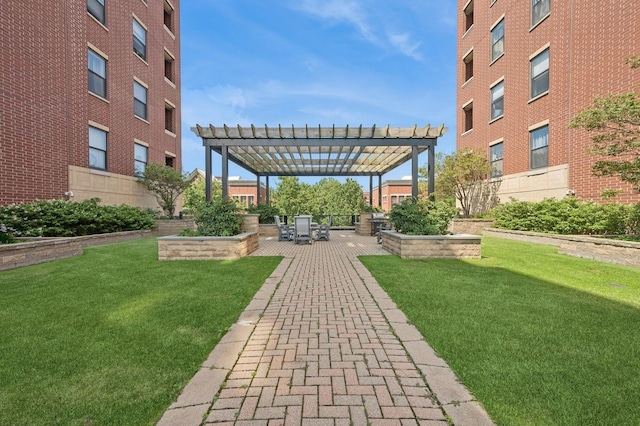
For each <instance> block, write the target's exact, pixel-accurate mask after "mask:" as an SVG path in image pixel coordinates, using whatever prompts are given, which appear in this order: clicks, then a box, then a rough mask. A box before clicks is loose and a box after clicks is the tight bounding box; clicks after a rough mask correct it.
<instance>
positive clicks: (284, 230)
mask: <svg viewBox="0 0 640 426" xmlns="http://www.w3.org/2000/svg"><path fill="white" fill-rule="evenodd" d="M273 218H274V219H275V221H276V226H277V227H278V241H289V240H291V239H292V238H293V226H291V225H287V224H285V223H282V222H280V216H278V215H275V216H273Z"/></svg>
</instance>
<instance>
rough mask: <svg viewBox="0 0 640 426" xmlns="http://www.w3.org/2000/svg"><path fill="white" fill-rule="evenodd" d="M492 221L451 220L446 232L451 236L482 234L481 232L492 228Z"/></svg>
mask: <svg viewBox="0 0 640 426" xmlns="http://www.w3.org/2000/svg"><path fill="white" fill-rule="evenodd" d="M494 222H495V221H494V220H493V219H453V220H452V221H451V223H450V224H449V229H448V231H449V232H451V233H452V234H482V230H483V229H485V228H490V227H492V226H493V223H494Z"/></svg>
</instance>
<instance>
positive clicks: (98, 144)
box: [88, 125, 109, 171]
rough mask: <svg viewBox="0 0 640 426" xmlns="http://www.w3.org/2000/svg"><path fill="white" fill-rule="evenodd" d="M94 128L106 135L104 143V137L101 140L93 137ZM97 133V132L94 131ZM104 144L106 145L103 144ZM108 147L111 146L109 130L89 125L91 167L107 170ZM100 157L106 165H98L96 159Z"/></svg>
mask: <svg viewBox="0 0 640 426" xmlns="http://www.w3.org/2000/svg"><path fill="white" fill-rule="evenodd" d="M92 129H93V130H95V131H96V132H99V133H100V134H101V135H104V143H103V140H102V139H103V138H102V137H101V139H100V140H99V141H97V140H95V139H94V138H92V137H91V134H92ZM94 134H95V133H94ZM102 145H104V146H102ZM108 148H109V132H108V131H106V130H103V129H100V128H98V127H95V126H91V125H90V126H89V158H88V160H89V168H90V169H95V170H103V171H107V169H108V161H107V160H108V157H107V154H108ZM98 159H102V160H103V161H102V162H103V163H104V167H100V166H96V161H97V160H98Z"/></svg>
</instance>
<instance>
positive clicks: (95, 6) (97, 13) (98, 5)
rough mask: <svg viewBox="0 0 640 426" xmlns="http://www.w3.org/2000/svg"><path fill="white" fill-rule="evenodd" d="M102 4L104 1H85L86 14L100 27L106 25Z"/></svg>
mask: <svg viewBox="0 0 640 426" xmlns="http://www.w3.org/2000/svg"><path fill="white" fill-rule="evenodd" d="M104 2H105V0H87V12H89V14H90V15H91V16H93V17H94V18H96V19H97V20H98V22H100V23H101V24H102V25H106V23H107V18H106V13H105V7H104Z"/></svg>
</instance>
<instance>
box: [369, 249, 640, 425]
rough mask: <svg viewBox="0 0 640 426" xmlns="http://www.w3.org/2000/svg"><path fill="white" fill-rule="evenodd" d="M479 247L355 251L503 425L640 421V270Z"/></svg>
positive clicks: (553, 253)
mask: <svg viewBox="0 0 640 426" xmlns="http://www.w3.org/2000/svg"><path fill="white" fill-rule="evenodd" d="M482 246H483V247H482V252H483V257H482V259H474V260H438V259H428V260H405V259H401V258H399V257H397V256H377V257H376V256H362V257H361V258H360V260H361V261H362V262H363V264H364V265H365V266H366V267H367V269H368V270H369V271H371V273H372V274H373V276H374V277H375V279H376V280H377V281H378V282H379V283H380V285H381V286H382V287H383V288H384V289H385V291H387V293H388V294H389V295H390V297H391V298H392V299H393V300H394V301H395V302H396V304H397V305H398V307H399V308H400V309H401V310H402V311H403V312H404V313H405V314H406V315H407V317H408V318H409V321H411V322H412V323H413V324H414V325H415V326H416V327H417V328H418V329H419V330H420V332H421V333H422V335H423V336H425V339H426V340H427V341H428V342H429V343H430V345H431V346H432V347H433V348H434V349H435V350H436V351H437V352H438V354H439V355H440V356H441V357H442V358H443V359H445V360H446V361H447V362H448V363H449V365H450V366H451V368H452V369H453V370H454V371H455V373H456V375H457V376H458V378H459V379H460V380H461V381H462V382H463V383H464V384H465V385H466V386H467V388H468V389H469V390H470V391H471V393H472V394H473V395H474V397H475V398H477V399H478V400H479V401H480V402H481V403H482V404H483V406H484V407H485V409H486V410H487V412H488V413H489V415H490V416H491V418H492V419H493V420H494V421H495V422H496V424H498V425H514V424H517V425H578V424H580V425H609V424H610V425H637V424H640V404H638V401H640V374H638V359H639V355H640V333H638V330H640V269H637V268H629V267H624V266H619V265H613V264H607V263H602V262H597V261H591V260H587V259H579V258H575V257H570V256H564V255H560V254H558V253H557V248H555V247H552V246H544V245H537V244H528V243H522V242H517V241H511V240H506V239H498V238H490V237H484V238H483V242H482Z"/></svg>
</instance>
